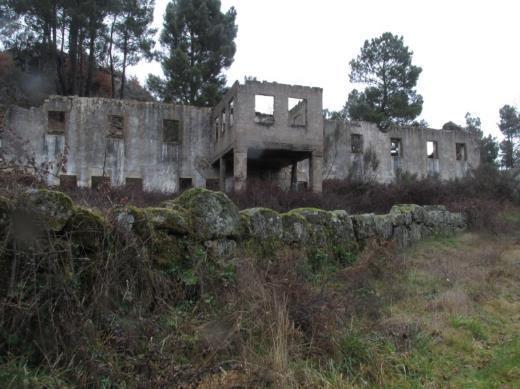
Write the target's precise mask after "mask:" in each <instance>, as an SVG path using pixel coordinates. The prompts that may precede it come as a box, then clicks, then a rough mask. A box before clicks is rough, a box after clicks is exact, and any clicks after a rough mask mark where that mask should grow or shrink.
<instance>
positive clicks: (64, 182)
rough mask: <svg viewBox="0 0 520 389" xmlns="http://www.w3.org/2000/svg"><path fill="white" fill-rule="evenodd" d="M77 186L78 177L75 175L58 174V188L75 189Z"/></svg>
mask: <svg viewBox="0 0 520 389" xmlns="http://www.w3.org/2000/svg"><path fill="white" fill-rule="evenodd" d="M77 187H78V178H77V177H76V176H75V175H68V174H60V188H62V189H76V188H77Z"/></svg>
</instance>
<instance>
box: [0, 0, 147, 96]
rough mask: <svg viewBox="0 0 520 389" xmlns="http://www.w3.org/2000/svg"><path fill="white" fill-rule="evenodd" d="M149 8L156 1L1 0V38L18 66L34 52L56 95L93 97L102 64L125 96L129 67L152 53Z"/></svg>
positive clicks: (114, 92)
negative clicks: (52, 83)
mask: <svg viewBox="0 0 520 389" xmlns="http://www.w3.org/2000/svg"><path fill="white" fill-rule="evenodd" d="M153 11H154V0H1V1H0V20H1V22H2V23H1V24H0V26H1V27H0V37H1V38H2V43H3V46H4V49H6V51H7V52H8V53H10V54H11V56H12V57H14V58H15V61H18V62H20V64H21V65H22V66H23V64H24V62H30V61H31V60H33V59H34V58H35V57H36V58H37V69H36V70H37V71H39V72H40V73H42V74H46V75H47V76H50V77H52V79H53V81H54V84H55V87H56V88H55V89H56V92H57V93H58V94H62V95H79V96H91V95H92V93H93V86H94V77H95V76H96V73H97V70H98V67H99V66H101V65H105V68H106V69H108V70H109V74H110V81H109V82H110V84H111V85H110V89H111V91H110V94H111V97H120V98H123V97H124V91H125V82H126V69H127V67H128V66H131V65H134V64H136V63H137V62H138V61H139V60H141V59H142V58H152V56H153V47H154V39H153V37H154V34H155V32H156V30H154V29H153V28H151V23H152V21H153ZM116 71H117V72H119V75H120V78H121V81H120V85H119V88H118V90H117V91H116V85H115V83H114V75H115V73H116Z"/></svg>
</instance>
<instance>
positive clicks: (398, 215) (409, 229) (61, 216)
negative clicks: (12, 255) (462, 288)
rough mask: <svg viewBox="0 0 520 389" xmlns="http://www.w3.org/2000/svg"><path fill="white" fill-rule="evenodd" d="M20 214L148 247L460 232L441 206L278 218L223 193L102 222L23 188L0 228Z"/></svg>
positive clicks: (129, 210) (0, 204)
mask: <svg viewBox="0 0 520 389" xmlns="http://www.w3.org/2000/svg"><path fill="white" fill-rule="evenodd" d="M20 210H23V211H24V212H25V213H26V214H29V215H31V216H32V218H33V220H34V221H35V223H39V224H40V225H41V226H42V228H46V229H48V230H49V231H52V232H55V233H60V232H69V233H73V232H74V231H75V230H80V229H81V228H83V229H84V228H85V227H84V226H87V227H88V232H92V230H95V229H101V230H103V231H107V228H108V227H106V226H108V225H110V224H112V225H113V226H116V227H117V228H118V229H120V230H123V231H125V232H126V233H129V234H133V235H136V236H138V237H140V238H141V239H142V241H143V242H145V243H146V242H149V243H150V244H153V242H154V238H155V237H157V236H158V235H161V236H166V237H169V238H171V239H173V238H183V239H184V238H187V239H189V240H192V241H196V242H201V244H206V242H211V241H220V240H226V241H235V242H241V241H246V240H257V241H260V242H266V241H269V242H279V243H280V244H293V245H297V246H301V247H304V246H309V245H311V246H313V247H332V246H337V245H342V246H346V245H351V244H354V245H359V246H363V245H364V244H365V243H366V241H367V240H369V239H375V240H378V241H395V242H396V243H397V245H398V246H399V247H402V248H403V247H407V246H409V245H410V244H412V243H414V242H417V241H418V240H421V239H423V238H426V237H429V236H432V235H435V234H445V235H450V234H453V233H455V232H457V231H462V230H464V229H465V228H466V218H465V217H464V215H463V214H461V213H452V212H449V211H448V210H447V209H446V207H444V206H442V205H435V206H422V207H421V206H419V205H415V204H401V205H395V206H394V207H392V209H391V211H390V212H389V213H388V214H384V215H375V214H373V213H369V214H359V215H348V213H347V212H345V211H343V210H335V211H325V210H321V209H315V208H299V209H294V210H291V211H289V212H285V213H278V212H276V211H274V210H272V209H268V208H251V209H246V210H243V211H239V210H238V208H237V206H236V205H235V204H234V203H233V202H232V201H231V200H230V199H229V198H228V197H227V196H226V195H225V194H224V193H222V192H214V191H211V190H207V189H201V188H194V189H190V190H188V191H186V192H184V193H183V194H182V195H181V196H179V197H178V198H176V199H174V200H170V201H167V202H165V203H164V204H163V205H162V206H161V207H149V208H137V207H133V206H124V207H119V208H115V209H113V210H112V211H111V213H110V214H109V215H108V218H105V217H103V216H101V215H99V214H96V213H95V212H93V211H91V210H88V209H85V208H80V207H75V206H74V205H73V203H72V201H71V200H70V198H68V197H67V196H66V195H65V194H63V193H61V192H54V191H49V190H30V191H27V192H25V193H22V194H21V195H20V196H19V197H18V198H17V199H16V200H15V201H11V200H8V199H5V198H0V222H1V223H0V224H2V225H3V226H4V228H5V226H6V225H7V223H8V219H9V215H10V214H12V213H15V212H16V211H20ZM107 219H108V220H107ZM78 221H79V222H78ZM76 235H77V234H76ZM91 237H92V239H97V238H98V237H99V236H98V235H96V234H91ZM206 246H208V244H206ZM218 251H220V250H218Z"/></svg>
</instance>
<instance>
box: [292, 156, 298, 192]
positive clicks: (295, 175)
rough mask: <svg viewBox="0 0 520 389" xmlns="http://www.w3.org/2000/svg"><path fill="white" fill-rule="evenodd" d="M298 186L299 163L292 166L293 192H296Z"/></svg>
mask: <svg viewBox="0 0 520 389" xmlns="http://www.w3.org/2000/svg"><path fill="white" fill-rule="evenodd" d="M297 185H298V162H293V164H292V165H291V190H292V191H295V190H296V189H297Z"/></svg>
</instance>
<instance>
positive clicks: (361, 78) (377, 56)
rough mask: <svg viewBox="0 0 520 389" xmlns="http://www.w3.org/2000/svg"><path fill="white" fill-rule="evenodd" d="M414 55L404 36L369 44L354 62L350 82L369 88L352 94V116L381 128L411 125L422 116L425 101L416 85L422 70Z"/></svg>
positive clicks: (348, 109) (348, 107) (387, 36)
mask: <svg viewBox="0 0 520 389" xmlns="http://www.w3.org/2000/svg"><path fill="white" fill-rule="evenodd" d="M412 55H413V52H412V51H410V50H409V49H408V47H407V46H405V45H404V43H403V37H398V36H397V35H393V34H391V33H389V32H385V33H384V34H383V35H381V36H380V37H378V38H374V39H372V40H370V41H368V40H367V41H365V43H364V45H363V47H362V48H361V52H360V54H359V55H358V57H357V58H355V59H353V60H352V61H351V62H350V67H351V71H350V81H351V82H354V83H362V84H364V85H366V87H365V90H364V91H358V90H357V89H354V90H353V91H352V92H351V93H350V94H349V96H348V100H347V103H346V105H345V111H346V112H347V114H348V116H349V117H350V118H351V119H354V120H366V121H369V122H374V123H377V124H378V126H379V127H380V128H381V129H386V128H388V127H389V126H390V125H391V124H410V123H411V122H412V121H413V119H415V118H416V117H417V116H419V115H420V113H421V111H422V104H423V99H422V97H421V96H420V95H418V94H417V92H416V90H415V86H416V84H417V79H418V78H419V75H420V74H421V71H422V69H421V68H420V67H418V66H414V65H412Z"/></svg>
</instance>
